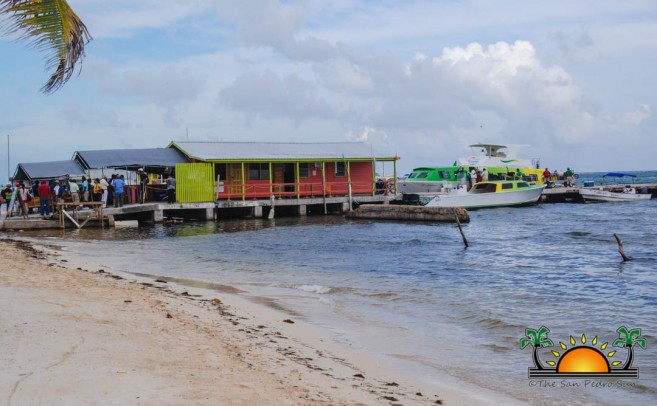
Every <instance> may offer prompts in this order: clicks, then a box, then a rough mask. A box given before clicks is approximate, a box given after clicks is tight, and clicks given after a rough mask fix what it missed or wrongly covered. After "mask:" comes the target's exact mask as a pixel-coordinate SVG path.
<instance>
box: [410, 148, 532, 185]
mask: <svg viewBox="0 0 657 406" xmlns="http://www.w3.org/2000/svg"><path fill="white" fill-rule="evenodd" d="M522 147H523V145H495V144H474V145H470V148H471V149H472V155H470V156H468V157H464V158H458V159H457V160H456V161H455V162H454V164H453V165H452V166H436V167H428V166H424V167H419V168H415V169H413V171H412V172H411V173H410V174H409V175H408V177H407V178H406V179H404V180H401V181H400V182H399V183H398V185H397V187H398V190H399V192H400V193H402V194H426V193H446V192H449V190H450V189H455V188H456V187H457V186H458V185H459V183H460V182H459V179H458V178H457V176H458V170H459V168H463V170H464V171H467V172H468V173H469V172H470V171H471V170H472V169H473V168H476V169H477V170H479V171H481V170H482V169H483V168H486V172H488V180H489V181H493V180H524V181H526V182H528V183H531V184H542V183H543V169H542V168H541V169H539V167H540V163H539V161H538V159H532V160H529V159H522V158H518V151H519V150H520V149H521V148H522ZM519 171H520V172H519ZM519 173H520V175H519Z"/></svg>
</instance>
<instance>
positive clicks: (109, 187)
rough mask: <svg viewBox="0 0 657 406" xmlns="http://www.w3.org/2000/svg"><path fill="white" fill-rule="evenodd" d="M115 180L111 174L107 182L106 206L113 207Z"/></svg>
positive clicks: (115, 176)
mask: <svg viewBox="0 0 657 406" xmlns="http://www.w3.org/2000/svg"><path fill="white" fill-rule="evenodd" d="M116 178H117V175H116V174H115V173H113V174H112V175H111V176H110V178H109V180H108V181H107V202H106V203H107V205H108V206H115V204H114V193H115V192H114V180H115V179H116Z"/></svg>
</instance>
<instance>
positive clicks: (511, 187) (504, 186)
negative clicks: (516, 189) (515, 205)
mask: <svg viewBox="0 0 657 406" xmlns="http://www.w3.org/2000/svg"><path fill="white" fill-rule="evenodd" d="M504 189H513V183H502V190H504Z"/></svg>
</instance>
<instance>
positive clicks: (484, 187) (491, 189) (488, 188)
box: [470, 183, 497, 194]
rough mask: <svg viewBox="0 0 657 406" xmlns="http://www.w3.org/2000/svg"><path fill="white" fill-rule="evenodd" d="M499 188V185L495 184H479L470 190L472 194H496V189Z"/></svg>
mask: <svg viewBox="0 0 657 406" xmlns="http://www.w3.org/2000/svg"><path fill="white" fill-rule="evenodd" d="M496 188H497V185H495V184H494V183H477V184H476V185H474V187H473V188H472V189H471V190H470V193H474V194H477V193H495V189H496Z"/></svg>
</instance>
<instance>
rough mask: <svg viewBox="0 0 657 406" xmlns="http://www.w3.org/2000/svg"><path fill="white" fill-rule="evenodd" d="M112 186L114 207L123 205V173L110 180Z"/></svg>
mask: <svg viewBox="0 0 657 406" xmlns="http://www.w3.org/2000/svg"><path fill="white" fill-rule="evenodd" d="M112 186H114V207H123V194H124V187H125V180H124V178H123V175H121V176H119V177H118V178H115V179H114V180H113V181H112Z"/></svg>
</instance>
